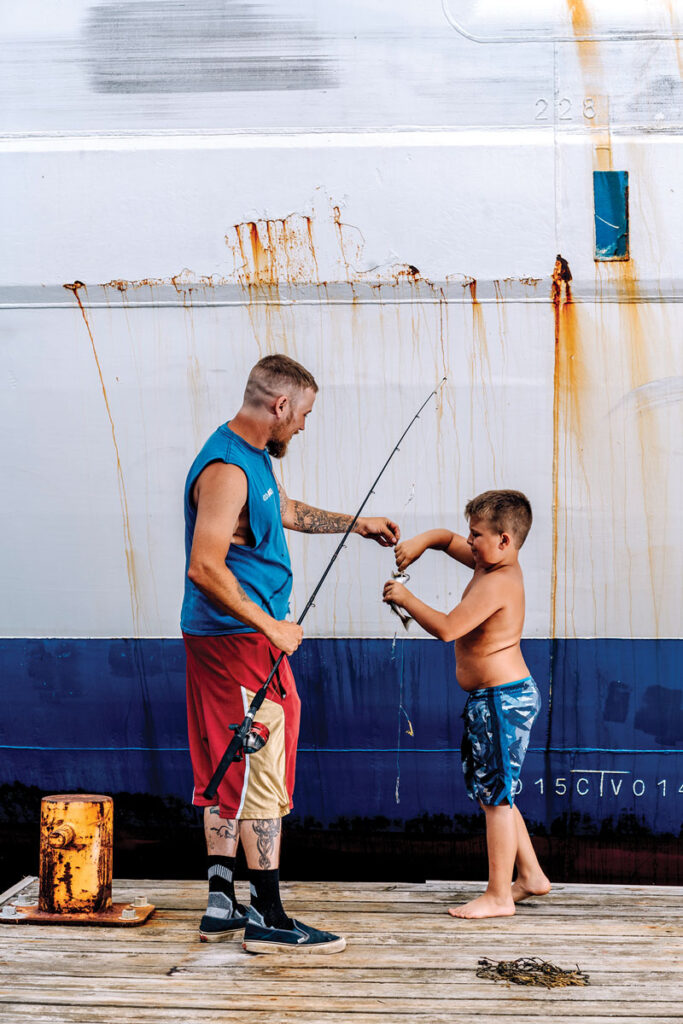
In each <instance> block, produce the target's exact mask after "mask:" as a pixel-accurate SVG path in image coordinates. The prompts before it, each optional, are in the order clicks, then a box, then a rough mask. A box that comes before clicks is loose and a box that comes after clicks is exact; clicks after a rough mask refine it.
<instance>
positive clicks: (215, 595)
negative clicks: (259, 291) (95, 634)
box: [181, 355, 399, 953]
mask: <svg viewBox="0 0 683 1024" xmlns="http://www.w3.org/2000/svg"><path fill="white" fill-rule="evenodd" d="M317 391H318V385H317V384H316V382H315V380H314V378H313V376H312V375H311V374H310V373H309V372H308V370H306V369H304V367H303V366H301V365H300V364H299V363H297V362H295V361H294V360H293V359H290V358H289V357H288V356H284V355H273V356H266V357H265V358H264V359H261V360H260V361H259V362H258V363H257V364H256V366H254V368H253V369H252V371H251V373H250V374H249V379H248V381H247V386H246V390H245V392H244V400H243V404H242V407H241V409H240V410H239V412H238V413H237V415H236V416H235V417H233V419H232V420H230V422H229V423H225V424H223V425H222V426H220V427H219V428H218V430H216V431H215V432H214V433H213V434H212V435H211V437H210V438H209V440H208V441H207V442H206V444H205V445H204V447H203V448H202V450H201V452H200V453H199V455H198V456H197V458H196V459H195V461H194V463H193V465H192V467H191V469H190V472H189V475H188V477H187V482H186V485H185V548H186V559H187V562H186V568H187V571H186V579H185V597H184V601H183V611H182V618H181V626H182V630H183V637H184V640H185V649H186V654H187V709H188V731H189V739H190V754H191V758H192V768H193V773H194V784H195V790H194V796H193V803H194V804H196V805H197V806H199V807H204V831H205V835H206V842H207V853H208V872H209V902H208V907H207V910H206V913H205V915H204V916H203V918H202V920H201V924H200V928H199V934H200V938H201V939H202V940H203V941H209V942H213V941H217V940H220V939H223V938H226V937H227V936H229V935H231V934H234V932H235V931H237V930H239V929H242V928H244V929H245V934H244V943H243V945H244V948H245V949H246V950H248V951H249V952H278V951H281V950H283V951H291V950H297V949H300V950H302V951H303V952H305V951H307V950H309V951H310V950H316V951H318V952H330V953H333V952H338V951H340V950H342V949H344V946H345V944H346V943H345V940H344V939H343V938H340V937H338V936H336V935H332V934H330V933H328V932H321V931H318V930H317V929H315V928H312V927H310V926H309V925H305V924H302V923H301V922H299V921H293V920H292V919H290V918H289V917H288V916H287V914H286V913H285V911H284V908H283V906H282V902H281V900H280V887H279V862H280V861H279V855H280V829H281V818H282V817H283V816H284V815H285V814H288V813H289V811H290V809H291V807H292V792H293V789H294V772H295V762H296V745H297V738H298V732H299V712H300V701H299V697H298V695H297V692H296V686H295V683H294V678H293V676H292V672H291V669H290V667H289V663H288V661H287V658H286V657H285V658H284V659H283V661H282V664H281V666H280V668H279V670H278V673H277V677H276V679H274V680H273V683H272V684H271V686H270V688H269V690H268V696H267V699H266V700H265V701H264V703H263V704H262V706H261V708H260V709H259V711H258V713H257V719H258V721H259V722H261V723H263V725H265V726H266V727H267V728H268V730H269V732H270V737H269V739H268V742H267V743H266V745H265V746H264V747H263V748H262V749H261V750H259V751H258V752H256V753H254V754H250V755H249V756H248V757H245V758H243V760H241V761H239V762H236V763H233V765H232V766H231V767H230V768H229V770H228V772H227V774H226V776H225V778H224V779H223V782H222V783H221V785H220V786H219V788H218V801H217V803H212V801H211V800H207V799H206V798H205V797H204V796H203V793H204V790H205V789H206V786H207V785H208V783H209V780H210V778H211V776H212V774H213V771H214V770H215V767H216V765H217V764H218V761H219V759H220V757H221V755H222V754H223V752H224V749H225V747H226V746H227V745H228V742H229V740H230V738H231V735H232V734H231V731H230V725H231V724H233V723H236V722H241V721H242V719H243V718H244V715H245V712H246V711H247V708H248V707H249V704H250V703H251V700H252V698H253V696H254V694H255V693H256V691H257V690H258V689H259V687H260V686H261V685H262V684H263V682H265V679H266V677H267V676H268V673H269V672H270V670H271V668H272V665H273V663H274V662H275V660H276V658H277V657H278V655H279V654H280V651H284V653H285V655H290V654H293V653H294V651H296V649H297V648H298V646H299V644H300V643H301V640H302V637H303V630H302V628H301V626H299V625H297V624H296V623H295V622H288V621H286V620H285V616H286V615H287V613H288V611H289V597H290V593H291V588H292V571H291V566H290V560H289V553H288V551H287V545H286V543H285V537H284V531H283V527H285V528H287V529H290V530H298V531H301V532H304V533H343V532H345V531H346V529H347V528H348V526H349V524H350V523H351V521H352V519H353V517H352V516H349V515H340V514H337V513H332V512H325V511H323V510H322V509H318V508H312V507H311V506H309V505H305V504H304V503H303V502H301V501H294V500H293V499H291V498H288V496H287V495H286V494H285V493H284V490H283V489H282V487H280V485H279V484H278V483H277V481H276V479H275V477H274V475H273V469H272V464H271V458H270V457H271V456H273V457H274V458H277V459H280V458H282V457H283V455H284V454H285V452H286V450H287V445H288V444H289V442H290V440H291V439H292V437H293V436H294V435H295V434H298V433H299V431H300V430H303V429H304V427H305V423H306V417H307V416H308V415H309V413H310V412H311V410H312V408H313V404H314V402H315V397H316V393H317ZM354 532H355V533H358V534H360V535H361V536H362V537H370V538H372V539H374V540H376V541H377V542H378V543H379V544H382V545H383V546H390V545H394V544H396V543H397V541H398V539H399V529H398V526H397V525H396V524H395V523H393V522H392V521H391V520H389V519H384V518H360V519H358V522H357V523H356V525H355V527H354ZM240 840H241V841H242V845H243V847H244V851H245V854H246V858H247V867H248V869H249V882H250V891H251V906H250V908H249V910H248V911H247V910H246V909H245V908H244V907H243V906H241V905H240V904H239V903H237V901H236V899H235V891H234V886H233V874H234V868H235V855H236V853H237V845H238V843H239V841H240Z"/></svg>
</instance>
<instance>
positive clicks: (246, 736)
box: [204, 377, 448, 800]
mask: <svg viewBox="0 0 683 1024" xmlns="http://www.w3.org/2000/svg"><path fill="white" fill-rule="evenodd" d="M447 379H448V378H447V377H443V378H442V379H441V381H440V383H439V386H438V387H437V388H435V389H434V391H430V393H429V395H428V396H427V398H426V399H425V400H424V402H423V403H422V405H421V406H420V408H419V409H418V410H417V412H416V413H415V415H414V416H413V418H412V420H411V421H410V423H409V424H408V426H407V427H406V429H405V430H404V431H403V433H402V434H401V436H400V437H399V439H398V441H397V442H396V444H395V445H394V447H393V448H392V450H391V453H390V455H389V458H388V459H387V461H386V462H385V463H384V465H383V466H382V468H381V469H380V471H379V473H378V474H377V477H376V479H375V481H374V483H373V485H372V487H371V488H370V490H369V491H368V493H367V494H366V495H365V497H364V498H363V501H362V502H361V506H360V508H359V509H358V511H357V512H356V514H355V516H354V517H353V519H352V520H351V522H350V523H349V525H348V527H347V529H346V533H345V534H344V536H343V537H342V539H341V540H340V542H339V544H338V545H337V548H336V550H335V552H334V554H333V555H332V558H331V559H330V561H329V562H328V563H327V568H326V569H325V572H324V573H323V574H322V576H321V577H320V579H319V580H318V583H317V585H316V587H315V590H314V591H313V593H312V594H311V596H310V597H309V599H308V601H307V603H306V607H305V608H304V610H303V611H302V613H301V615H300V616H299V618H298V619H297V625H299V626H300V625H301V623H302V622H303V621H304V619H305V618H306V615H307V614H308V612H309V611H310V609H311V608H312V606H313V602H314V601H315V598H316V596H317V594H318V591H319V590H320V588H321V587H322V585H323V583H324V582H325V580H326V579H327V575H328V573H329V571H330V569H331V568H332V566H333V565H334V563H335V561H336V559H337V555H338V554H339V553H340V551H341V550H342V548H343V547H344V545H345V544H346V541H347V540H348V538H349V535H350V534H351V533H352V531H353V528H354V526H355V525H356V523H357V522H358V520H359V518H360V514H361V512H362V511H363V509H364V508H365V506H366V505H367V503H368V501H369V500H370V498H371V496H372V495H373V494H374V491H375V487H376V486H377V484H378V483H379V481H380V479H381V477H382V474H383V473H384V470H385V469H386V468H387V466H388V465H389V463H390V462H391V460H392V459H393V457H394V455H395V454H396V452H397V451H398V450H399V446H400V444H401V441H402V440H403V438H404V437H405V436H406V434H407V433H408V431H409V430H410V428H411V427H412V425H413V423H414V422H415V420H417V419H419V418H420V413H421V412H422V410H423V409H424V407H425V406H426V405H427V404H428V403H429V402H430V401H431V400H432V398H433V397H434V395H436V394H438V392H439V389H440V388H442V387H443V386H444V384H445V383H446V381H447ZM284 656H285V652H284V651H281V652H280V654H279V656H278V658H277V660H276V661H275V662H274V663H273V667H272V668H271V670H270V673H269V675H268V678H267V679H266V681H265V683H263V685H262V686H261V688H260V689H259V690H258V691H257V693H256V695H255V696H254V699H253V700H252V702H251V704H250V705H249V709H248V711H247V713H246V715H245V717H244V721H243V722H242V724H241V725H239V726H237V725H232V726H230V728H231V729H232V730H233V731H234V736H233V737H232V739H231V740H230V743H229V744H228V746H227V748H226V750H225V753H224V754H223V756H222V758H221V759H220V761H219V762H218V766H217V768H216V770H215V772H214V773H213V775H212V777H211V781H210V782H209V784H208V786H207V787H206V789H205V790H204V797H205V798H206V799H207V800H213V799H214V797H215V796H216V793H217V792H218V787H219V786H220V784H221V782H222V781H223V776H224V775H225V773H226V772H227V770H228V768H229V767H230V765H231V764H232V763H233V761H241V760H242V758H243V757H244V756H245V755H248V754H254V753H256V751H257V750H260V749H261V747H263V745H264V744H265V742H266V740H267V739H268V735H269V733H268V729H267V728H266V726H264V725H262V724H261V723H259V722H254V718H255V716H256V712H257V711H258V709H259V708H260V707H261V705H262V704H263V702H264V700H265V699H266V693H267V691H268V687H269V686H270V684H271V682H272V680H273V678H274V677H275V675H276V674H277V670H278V668H279V667H280V663H281V662H282V659H283V658H284Z"/></svg>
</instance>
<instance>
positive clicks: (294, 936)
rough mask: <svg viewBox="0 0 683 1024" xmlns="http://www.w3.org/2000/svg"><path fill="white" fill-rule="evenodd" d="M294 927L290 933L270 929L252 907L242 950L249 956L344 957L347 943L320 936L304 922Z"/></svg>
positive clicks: (299, 922) (344, 940)
mask: <svg viewBox="0 0 683 1024" xmlns="http://www.w3.org/2000/svg"><path fill="white" fill-rule="evenodd" d="M292 925H293V927H292V928H291V929H288V928H270V927H268V925H267V924H266V923H265V922H264V920H263V918H262V917H261V915H260V914H259V913H258V912H257V911H255V910H254V908H253V907H250V908H249V919H248V921H247V926H246V928H245V929H244V942H243V943H242V948H243V949H246V951H247V953H341V951H342V949H345V948H346V939H342V938H340V937H339V936H338V935H332V933H331V932H320V931H318V929H317V928H311V926H310V925H308V924H302V923H301V921H292Z"/></svg>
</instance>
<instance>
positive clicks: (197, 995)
mask: <svg viewBox="0 0 683 1024" xmlns="http://www.w3.org/2000/svg"><path fill="white" fill-rule="evenodd" d="M69 980H70V981H71V982H72V984H71V985H67V984H66V983H64V982H60V984H59V987H57V986H54V987H53V986H52V984H49V985H47V986H42V987H43V989H46V990H47V991H46V995H47V998H45V999H44V1000H43V999H41V1000H40V1001H41V1002H44V1003H45V1004H49V1005H51V1006H53V1007H57V1006H70V1005H72V1004H74V1003H75V1002H78V1004H79V1006H96V1007H103V1006H109V1007H112V1008H113V1007H119V1006H121V1007H123V1006H129V1007H148V1008H156V1007H162V1006H165V1007H166V1008H169V1009H170V1008H174V1009H176V1010H185V1009H194V1010H197V1009H204V1010H207V1011H214V1010H225V1011H231V1012H234V1011H236V1010H250V1011H252V1012H253V1013H257V1014H258V1013H259V1012H260V1011H261V1010H262V1009H263V1010H266V1011H267V1010H275V1009H277V1010H279V1011H288V1010H289V1011H292V1012H299V1011H301V1012H306V1011H310V1012H315V1011H318V1012H323V1013H334V1012H336V1013H344V1012H346V1013H347V1014H348V1015H349V1016H350V1017H351V1016H352V1015H353V1014H354V1013H355V1011H356V1010H359V1011H362V1012H363V1013H365V1014H367V1013H369V1012H375V1013H391V1014H393V1015H394V1016H412V1015H414V1013H415V1009H416V1008H415V1006H414V1005H412V1004H413V1000H410V1001H406V1000H405V999H402V998H395V997H393V996H391V995H386V996H385V997H383V998H378V997H377V996H364V997H361V998H359V997H357V996H356V995H355V993H354V994H350V993H346V994H345V995H343V996H342V997H341V998H339V997H334V996H331V995H329V994H327V993H318V994H316V995H314V996H307V995H302V994H300V993H299V992H294V993H292V992H291V990H290V991H289V992H282V993H278V994H273V993H271V991H270V990H269V989H264V988H263V987H261V988H260V989H259V988H258V987H256V986H253V985H252V986H249V989H250V991H249V992H236V991H233V990H232V986H230V987H229V990H228V987H227V986H226V988H225V989H224V988H223V987H222V986H215V987H214V988H208V987H207V986H206V985H205V984H203V983H198V984H195V985H192V986H190V985H189V984H188V983H187V982H186V981H185V982H178V981H177V980H176V979H175V978H171V979H166V983H165V984H163V985H159V984H158V982H154V981H152V980H150V983H149V985H143V984H142V983H140V982H134V983H124V982H122V981H119V982H117V984H116V985H109V986H108V985H105V984H103V982H102V979H101V978H98V979H95V980H94V982H95V983H94V984H92V985H91V986H88V985H87V984H85V980H86V979H69ZM495 987H496V986H495V985H494V984H493V983H491V984H490V985H489V986H486V995H485V996H484V995H481V996H477V995H476V994H475V993H474V991H470V993H469V995H468V998H467V1002H468V1004H469V1011H470V1014H473V1015H477V1016H478V1015H479V1014H482V1015H485V1014H495V1013H499V1012H509V1011H510V1009H512V1008H514V1009H515V1010H516V1011H518V1012H519V1013H520V1014H526V1013H531V1014H537V1013H540V1012H542V1011H545V1012H546V1013H551V1012H552V1011H553V1010H554V1009H555V1007H556V1006H557V1003H558V1001H559V998H560V995H559V994H560V992H561V993H562V999H561V1002H562V1012H563V1014H564V1015H565V1016H567V1017H571V1016H574V1017H584V1016H585V1015H586V1014H591V1013H593V1014H595V1015H599V1014H600V1013H602V1012H604V1010H605V1009H607V1012H606V1014H605V1016H608V1017H609V1019H610V1020H614V1019H618V1018H620V1017H629V1016H633V1017H642V1016H646V1015H648V1014H649V1015H650V1016H660V1017H666V1016H672V1017H673V1016H675V1014H676V1013H677V1012H678V1011H679V1010H680V1003H678V1002H676V1001H665V1000H657V1001H653V1000H637V999H633V998H630V999H629V1000H626V1001H619V1002H615V1001H614V1000H612V1001H611V1002H609V1004H608V1006H607V1007H605V1006H604V1005H603V1006H601V1005H600V1003H599V1001H598V1000H594V999H593V1000H591V999H585V1000H581V1001H573V1000H570V999H567V998H566V995H567V992H568V991H569V990H564V989H563V990H557V991H555V992H553V993H548V992H546V991H545V990H543V989H538V990H534V989H527V988H524V987H521V986H519V987H514V986H513V987H512V988H511V989H505V990H504V991H501V993H500V996H499V997H496V994H495V993H494V992H490V989H493V988H495ZM502 988H503V986H501V989H502ZM517 988H519V991H517V990H516V989H517ZM38 999H39V989H38V988H37V987H36V985H35V978H34V979H31V983H30V984H24V985H20V984H17V985H14V986H13V989H12V996H11V1002H12V1003H14V1004H16V1003H20V1004H21V1003H31V1004H35V1003H36V1002H37V1001H38ZM6 1001H9V1000H6V998H5V995H4V993H0V1005H2V1003H4V1002H6ZM452 1005H453V1004H452V1000H451V999H443V1000H441V999H435V998H433V997H431V996H423V997H422V998H421V999H419V1012H420V1013H422V1014H430V1015H438V1014H441V1013H445V1012H449V1011H450V1008H451V1007H452Z"/></svg>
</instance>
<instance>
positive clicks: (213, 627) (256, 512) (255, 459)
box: [180, 423, 292, 636]
mask: <svg viewBox="0 0 683 1024" xmlns="http://www.w3.org/2000/svg"><path fill="white" fill-rule="evenodd" d="M211 462H225V463H228V464H230V465H233V466H239V468H240V469H241V470H243V471H244V473H245V475H246V478H247V485H248V490H249V496H248V499H247V508H248V511H249V526H250V527H251V532H252V535H253V540H254V543H253V545H246V544H231V545H230V550H229V551H228V555H227V558H226V559H225V564H226V565H227V567H228V569H230V571H231V572H232V573H234V575H235V576H236V577H237V579H238V580H239V582H240V583H241V585H242V587H243V588H244V590H245V591H246V593H247V594H248V596H249V597H250V598H251V600H252V601H254V602H255V603H256V604H257V605H259V606H260V607H261V608H263V610H264V611H266V612H268V614H269V615H272V616H273V618H274V619H284V617H285V616H286V614H287V612H288V611H289V597H290V594H291V592H292V566H291V563H290V560H289V552H288V550H287V544H286V542H285V533H284V530H283V528H282V516H281V515H280V495H279V493H278V489H277V481H276V479H275V476H274V475H273V467H272V463H271V461H270V455H268V453H267V452H266V451H264V450H263V449H261V448H254V446H253V445H250V444H248V443H247V442H246V441H245V440H243V438H241V437H239V435H238V434H235V433H234V432H233V431H232V430H231V429H230V427H229V426H228V425H227V424H225V423H224V424H223V425H222V426H220V427H219V428H218V430H216V431H214V433H213V434H212V435H211V437H210V438H209V440H208V441H207V442H206V444H205V445H204V447H203V448H202V450H201V451H200V453H199V455H198V456H197V458H196V459H195V460H194V462H193V463H192V466H191V468H190V472H189V473H188V476H187V481H186V483H185V597H184V599H183V610H182V614H181V618H180V626H181V629H182V630H183V632H184V633H190V634H191V635H192V636H221V635H223V634H226V633H254V632H255V630H254V629H252V628H251V627H250V626H246V625H245V624H244V623H243V622H240V621H239V620H238V619H235V618H233V617H232V616H231V615H228V614H225V613H223V612H222V611H221V610H220V609H219V608H217V607H216V605H214V604H212V603H211V601H210V600H209V599H208V597H205V596H204V594H202V592H201V590H199V588H198V587H196V586H195V585H194V583H193V582H192V581H191V580H190V579H188V577H187V568H188V566H189V564H190V551H191V550H192V538H193V536H194V527H195V522H196V519H197V509H196V508H195V506H194V503H193V501H192V491H193V488H194V485H195V483H196V482H197V477H198V476H199V474H200V473H201V472H202V470H203V469H206V467H207V466H208V465H209V464H210V463H211Z"/></svg>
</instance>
